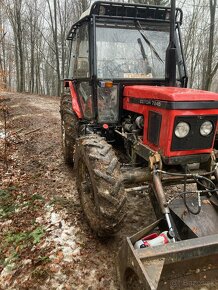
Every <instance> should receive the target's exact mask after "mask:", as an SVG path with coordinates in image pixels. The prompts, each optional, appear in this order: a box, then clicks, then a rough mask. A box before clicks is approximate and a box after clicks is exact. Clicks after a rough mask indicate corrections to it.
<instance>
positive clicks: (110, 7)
mask: <svg viewBox="0 0 218 290" xmlns="http://www.w3.org/2000/svg"><path fill="white" fill-rule="evenodd" d="M170 11H171V8H170V7H168V6H155V5H145V4H129V3H120V2H107V1H96V2H94V3H93V4H92V5H91V6H90V7H89V8H88V9H87V10H86V11H85V12H83V13H82V15H81V17H80V19H79V21H78V22H76V23H75V24H73V26H72V27H71V29H70V32H69V34H68V37H67V39H68V40H70V39H72V36H73V34H74V31H75V29H76V28H77V27H78V26H80V25H81V24H82V23H83V22H84V21H86V20H88V19H89V18H91V17H93V16H95V17H98V18H110V19H111V18H113V19H115V20H116V19H119V20H123V21H125V20H140V21H149V22H169V21H170ZM182 17H183V13H182V10H181V9H179V8H177V9H176V22H177V23H179V24H180V25H181V24H182Z"/></svg>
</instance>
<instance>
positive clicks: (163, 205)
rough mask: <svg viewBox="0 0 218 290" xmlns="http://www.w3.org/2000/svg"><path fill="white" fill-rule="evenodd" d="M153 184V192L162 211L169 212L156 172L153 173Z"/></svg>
mask: <svg viewBox="0 0 218 290" xmlns="http://www.w3.org/2000/svg"><path fill="white" fill-rule="evenodd" d="M153 184H154V189H155V190H154V192H155V195H156V198H157V200H158V202H159V205H160V208H161V211H162V213H163V214H169V213H170V210H169V208H168V204H167V200H166V196H165V194H164V190H163V186H162V182H161V179H160V177H159V174H157V173H154V174H153Z"/></svg>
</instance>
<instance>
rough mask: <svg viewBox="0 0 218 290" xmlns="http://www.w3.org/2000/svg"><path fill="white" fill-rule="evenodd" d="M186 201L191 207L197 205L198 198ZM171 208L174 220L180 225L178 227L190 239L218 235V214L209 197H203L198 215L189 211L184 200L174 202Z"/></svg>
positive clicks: (188, 198)
mask: <svg viewBox="0 0 218 290" xmlns="http://www.w3.org/2000/svg"><path fill="white" fill-rule="evenodd" d="M186 199H187V202H188V203H189V204H190V205H191V204H194V203H196V198H193V197H187V198H186ZM169 208H170V210H171V211H172V212H173V213H174V214H175V218H174V220H175V221H177V222H178V223H179V226H178V227H180V228H183V232H186V235H187V233H189V235H190V237H202V236H207V235H213V234H218V214H217V211H216V209H215V207H214V206H213V205H212V204H211V201H210V200H209V199H208V198H207V197H203V196H202V197H201V211H200V213H199V214H198V215H193V214H191V213H190V212H188V211H187V209H186V206H185V204H184V201H183V199H182V198H179V199H175V200H173V201H172V202H171V203H170V205H169Z"/></svg>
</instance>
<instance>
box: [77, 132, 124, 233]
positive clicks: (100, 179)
mask: <svg viewBox="0 0 218 290" xmlns="http://www.w3.org/2000/svg"><path fill="white" fill-rule="evenodd" d="M76 156H77V163H76V164H77V189H78V192H79V195H80V200H81V206H82V208H83V211H84V213H85V215H86V218H87V220H88V223H89V225H90V227H91V228H92V230H93V231H94V232H95V233H96V234H97V235H98V236H110V235H113V234H114V233H116V232H117V231H118V230H120V228H121V226H122V224H123V221H124V217H125V207H126V195H125V190H124V187H123V183H122V175H121V171H120V164H119V162H118V159H117V157H116V155H115V153H114V150H113V149H112V147H111V145H109V144H108V143H107V142H106V141H105V140H104V138H102V137H100V136H98V135H95V134H93V135H90V136H86V137H83V138H81V139H80V140H79V142H78V146H77V149H76Z"/></svg>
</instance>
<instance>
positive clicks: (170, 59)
mask: <svg viewBox="0 0 218 290" xmlns="http://www.w3.org/2000/svg"><path fill="white" fill-rule="evenodd" d="M175 18H176V0H171V12H170V41H169V45H168V48H167V51H166V81H167V82H168V84H169V86H171V87H175V86H176V43H175V23H176V22H175Z"/></svg>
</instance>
